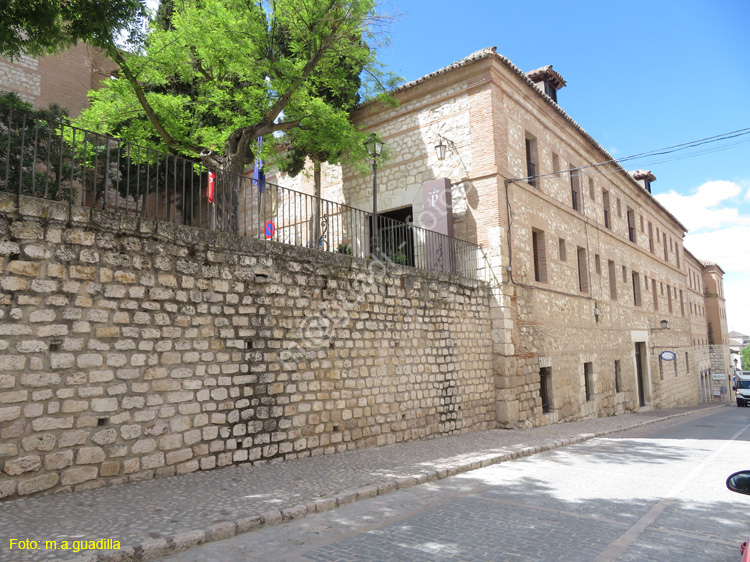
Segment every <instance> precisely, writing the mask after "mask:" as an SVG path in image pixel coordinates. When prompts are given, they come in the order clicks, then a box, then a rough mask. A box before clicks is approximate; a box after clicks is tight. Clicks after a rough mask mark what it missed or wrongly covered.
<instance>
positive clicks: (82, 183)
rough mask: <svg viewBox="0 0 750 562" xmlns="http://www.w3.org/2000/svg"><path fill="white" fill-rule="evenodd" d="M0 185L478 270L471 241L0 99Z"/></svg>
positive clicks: (441, 267)
mask: <svg viewBox="0 0 750 562" xmlns="http://www.w3.org/2000/svg"><path fill="white" fill-rule="evenodd" d="M209 190H211V191H212V192H213V197H212V202H209V197H208V191H209ZM0 191H9V192H15V193H16V195H17V196H20V195H29V196H32V197H42V198H47V199H55V200H61V201H67V202H69V203H71V204H74V205H81V206H85V207H92V208H101V209H107V210H112V211H115V212H119V213H126V214H134V215H138V216H142V217H146V218H151V219H156V220H161V221H167V222H172V223H178V224H184V225H189V226H195V227H200V228H207V229H212V230H220V231H223V232H230V233H235V234H237V235H241V236H252V237H257V238H265V239H269V240H275V241H278V242H282V243H285V244H292V245H296V246H304V247H308V248H313V249H318V250H322V251H329V252H338V253H341V254H347V255H351V256H357V257H370V258H377V259H381V260H386V261H389V262H393V263H396V264H400V265H408V266H413V267H417V268H420V269H425V270H432V271H440V272H446V273H453V274H456V275H459V276H461V277H468V278H477V277H478V265H479V262H480V256H481V248H480V247H479V246H477V245H476V244H472V243H470V242H465V241H463V240H458V239H456V238H453V237H450V236H445V235H443V234H439V233H437V232H433V231H430V230H426V229H424V228H420V227H418V226H415V225H414V224H411V223H404V222H399V221H396V220H392V219H390V218H387V217H383V216H378V217H377V228H373V226H374V222H373V217H372V214H371V213H369V212H366V211H362V210H360V209H355V208H353V207H349V206H347V205H343V204H340V203H335V202H333V201H327V200H325V199H321V198H318V197H315V196H313V195H310V194H307V193H302V192H299V191H294V190H291V189H287V188H284V187H282V186H279V185H274V184H271V183H268V182H265V181H257V180H254V179H252V178H248V177H232V176H230V175H228V174H220V173H216V172H215V171H213V170H209V169H208V168H206V167H205V166H204V165H203V164H201V163H200V162H196V161H192V160H189V159H186V158H183V157H179V156H174V155H171V154H168V153H165V152H160V151H158V150H155V149H152V148H146V147H141V146H138V145H134V144H131V143H127V142H122V141H120V140H118V139H116V138H112V137H109V136H104V135H100V134H97V133H94V132H91V131H87V130H84V129H80V128H77V127H74V126H72V125H70V124H69V123H68V122H66V121H64V120H55V121H47V120H43V119H38V118H35V117H33V116H30V115H29V114H27V113H24V112H20V111H14V110H11V109H6V108H3V107H0ZM374 233H376V235H374Z"/></svg>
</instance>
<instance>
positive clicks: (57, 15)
mask: <svg viewBox="0 0 750 562" xmlns="http://www.w3.org/2000/svg"><path fill="white" fill-rule="evenodd" d="M146 17H147V9H146V2H145V0H107V1H101V0H67V1H65V2H60V1H59V0H33V1H30V0H0V20H1V21H3V22H13V23H12V25H3V26H0V57H4V58H10V59H13V58H16V57H18V56H19V55H21V54H27V55H32V56H38V55H44V54H47V53H52V52H57V51H60V50H63V49H65V48H67V47H70V46H71V45H74V44H75V43H76V42H78V41H84V42H86V43H88V44H89V45H93V46H96V47H100V48H103V49H105V50H106V49H107V48H108V47H109V46H110V45H117V44H118V43H126V42H128V41H133V40H136V39H137V37H138V35H139V34H140V33H141V31H142V30H143V23H144V22H145V20H146Z"/></svg>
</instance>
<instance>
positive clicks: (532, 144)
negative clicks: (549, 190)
mask: <svg viewBox="0 0 750 562" xmlns="http://www.w3.org/2000/svg"><path fill="white" fill-rule="evenodd" d="M537 168H539V152H538V150H537V144H536V139H535V138H534V137H533V136H531V135H530V134H528V133H526V175H527V176H528V181H529V184H530V185H533V186H534V187H538V186H537V178H536V175H537V174H538V171H537Z"/></svg>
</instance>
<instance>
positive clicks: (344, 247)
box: [336, 242, 353, 256]
mask: <svg viewBox="0 0 750 562" xmlns="http://www.w3.org/2000/svg"><path fill="white" fill-rule="evenodd" d="M336 251H337V252H338V253H339V254H346V255H347V256H351V255H352V253H353V252H352V247H351V246H350V245H349V244H347V243H345V242H342V243H341V244H339V245H338V248H336Z"/></svg>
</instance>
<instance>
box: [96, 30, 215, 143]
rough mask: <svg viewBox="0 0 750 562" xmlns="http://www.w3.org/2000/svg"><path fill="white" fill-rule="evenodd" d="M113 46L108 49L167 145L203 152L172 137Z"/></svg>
mask: <svg viewBox="0 0 750 562" xmlns="http://www.w3.org/2000/svg"><path fill="white" fill-rule="evenodd" d="M111 47H112V48H111V49H108V51H109V55H110V56H111V57H112V60H114V61H115V62H116V63H117V65H118V66H119V67H120V70H122V73H123V74H124V75H125V78H127V80H128V82H129V83H130V86H131V87H132V88H133V91H134V92H135V95H136V97H137V98H138V101H139V102H140V104H141V107H142V108H143V111H145V112H146V116H147V117H148V120H149V121H150V122H151V124H152V125H153V126H154V128H155V129H156V132H157V133H158V134H159V136H160V137H161V138H162V139H163V140H164V142H165V143H166V144H167V146H168V147H169V148H183V149H188V150H191V151H192V152H195V153H197V154H201V152H202V151H203V147H200V146H195V145H186V144H182V143H178V142H177V141H176V140H175V139H174V138H173V137H172V135H170V134H169V133H168V132H167V130H166V129H165V128H164V127H163V126H162V124H161V122H160V121H159V117H158V116H157V115H156V112H155V111H154V108H153V107H151V104H150V103H148V100H147V99H146V94H145V92H144V91H143V88H142V87H141V85H140V83H139V82H138V79H137V78H136V77H135V75H134V74H133V73H132V72H131V70H130V67H129V66H128V62H127V61H126V60H125V57H123V56H122V53H120V51H119V49H117V48H116V47H115V46H114V45H112V46H111Z"/></svg>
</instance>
